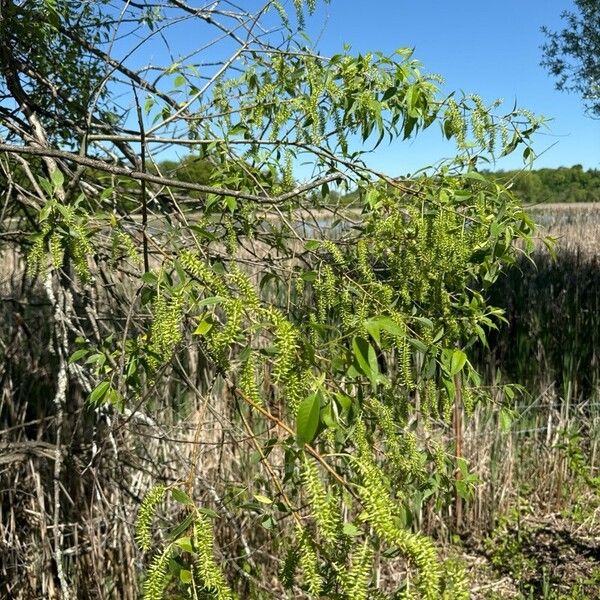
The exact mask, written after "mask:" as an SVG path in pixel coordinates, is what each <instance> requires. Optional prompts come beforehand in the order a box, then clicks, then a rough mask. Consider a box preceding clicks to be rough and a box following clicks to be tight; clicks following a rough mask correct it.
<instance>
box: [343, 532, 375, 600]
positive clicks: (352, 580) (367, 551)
mask: <svg viewBox="0 0 600 600" xmlns="http://www.w3.org/2000/svg"><path fill="white" fill-rule="evenodd" d="M372 559H373V550H372V549H371V548H370V547H369V545H368V543H367V542H366V541H365V543H364V544H363V545H362V546H361V547H360V548H359V549H358V550H357V551H356V552H355V553H354V554H353V556H352V564H351V566H350V569H349V570H348V572H347V573H346V574H345V577H344V578H343V583H342V586H343V588H344V591H345V593H346V597H347V598H348V600H367V599H368V593H369V579H370V578H369V575H370V573H371V561H372Z"/></svg>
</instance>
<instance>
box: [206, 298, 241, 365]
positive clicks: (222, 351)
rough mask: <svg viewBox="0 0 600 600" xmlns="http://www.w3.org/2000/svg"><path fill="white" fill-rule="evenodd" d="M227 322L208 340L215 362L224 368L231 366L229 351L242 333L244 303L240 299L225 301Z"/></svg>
mask: <svg viewBox="0 0 600 600" xmlns="http://www.w3.org/2000/svg"><path fill="white" fill-rule="evenodd" d="M222 306H223V310H224V311H225V316H226V318H227V322H226V323H225V325H224V327H223V328H222V329H221V330H219V331H217V332H216V333H214V334H213V335H212V337H210V338H209V339H208V349H209V351H210V353H211V355H212V357H213V358H214V360H215V362H216V363H217V364H218V365H219V366H220V367H221V368H222V369H225V368H227V366H228V364H229V358H228V354H229V349H230V348H231V346H232V345H233V344H234V343H235V342H236V339H237V336H238V334H239V333H240V331H241V324H242V313H243V303H242V301H241V300H239V299H234V300H229V299H228V300H225V301H224V302H223V304H222Z"/></svg>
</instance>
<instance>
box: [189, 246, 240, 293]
mask: <svg viewBox="0 0 600 600" xmlns="http://www.w3.org/2000/svg"><path fill="white" fill-rule="evenodd" d="M178 259H179V262H180V263H181V265H182V266H183V268H184V269H185V270H186V271H188V273H191V274H192V275H193V276H194V277H196V278H198V279H199V280H200V281H201V282H202V283H203V284H204V285H206V286H207V288H208V289H209V291H210V292H211V293H213V294H215V295H217V296H223V297H225V298H226V297H229V291H228V290H227V286H226V285H225V284H224V283H223V281H222V279H221V278H220V277H219V276H218V275H217V274H216V273H215V272H214V271H213V270H212V269H211V268H210V266H209V265H208V264H207V263H206V261H204V260H202V259H201V258H199V257H198V256H196V255H195V254H193V253H192V252H189V251H188V250H185V251H183V252H182V253H181V254H180V255H179V256H178Z"/></svg>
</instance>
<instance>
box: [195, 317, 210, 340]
mask: <svg viewBox="0 0 600 600" xmlns="http://www.w3.org/2000/svg"><path fill="white" fill-rule="evenodd" d="M212 327H213V323H212V320H211V319H210V316H208V315H207V316H205V317H204V318H203V319H202V321H200V323H198V327H196V329H194V334H193V335H206V334H207V333H208V332H209V331H210V330H211V329H212Z"/></svg>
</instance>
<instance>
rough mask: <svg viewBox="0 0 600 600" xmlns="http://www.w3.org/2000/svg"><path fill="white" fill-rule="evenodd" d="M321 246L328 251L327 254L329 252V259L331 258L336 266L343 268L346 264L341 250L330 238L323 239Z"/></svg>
mask: <svg viewBox="0 0 600 600" xmlns="http://www.w3.org/2000/svg"><path fill="white" fill-rule="evenodd" d="M322 246H323V248H325V250H327V252H329V254H331V259H332V260H333V262H334V264H335V265H336V266H338V267H341V268H344V267H345V266H346V259H345V258H344V255H343V254H342V251H341V250H340V249H339V248H338V246H337V245H336V244H335V243H334V242H332V241H331V240H325V241H324V242H323V243H322Z"/></svg>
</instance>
